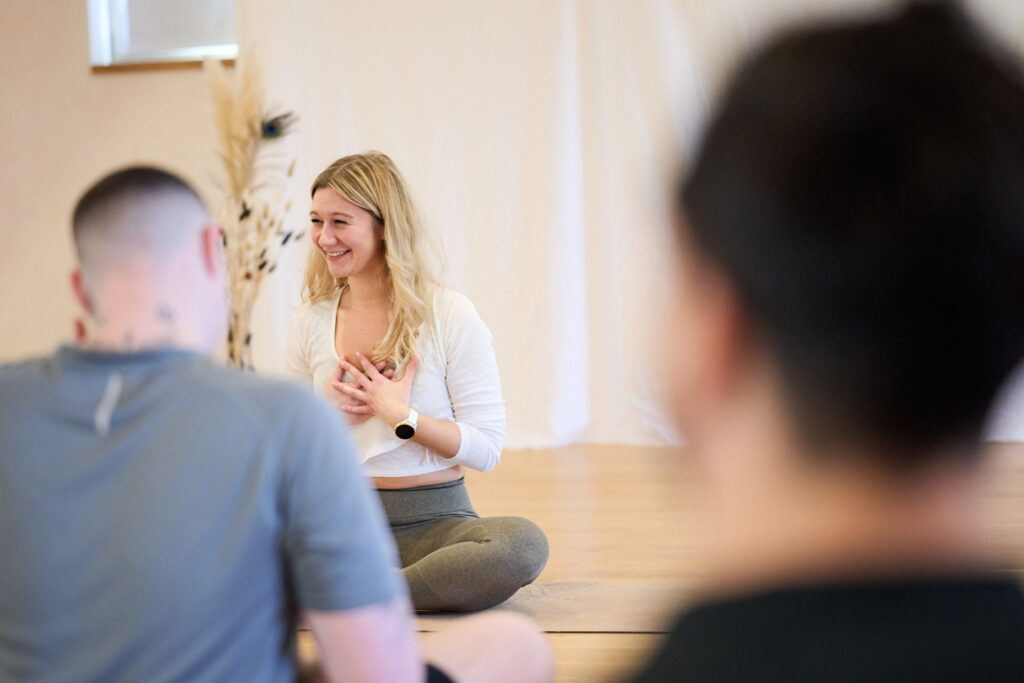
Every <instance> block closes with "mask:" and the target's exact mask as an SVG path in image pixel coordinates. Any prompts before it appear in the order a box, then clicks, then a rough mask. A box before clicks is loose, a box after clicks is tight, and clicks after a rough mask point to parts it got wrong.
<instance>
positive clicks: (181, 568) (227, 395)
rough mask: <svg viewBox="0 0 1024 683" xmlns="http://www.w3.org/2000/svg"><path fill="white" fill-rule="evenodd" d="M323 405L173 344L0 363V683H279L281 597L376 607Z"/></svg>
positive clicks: (383, 559)
mask: <svg viewBox="0 0 1024 683" xmlns="http://www.w3.org/2000/svg"><path fill="white" fill-rule="evenodd" d="M357 463H358V456H357V454H356V452H355V450H354V448H353V446H352V443H351V441H350V440H349V438H348V434H347V432H346V430H345V429H344V427H343V425H342V423H341V420H339V418H338V415H337V414H336V413H335V412H334V411H332V409H331V408H330V407H329V406H328V405H327V404H326V403H325V402H323V401H321V400H320V399H319V398H317V397H316V396H314V395H313V394H312V393H311V392H310V391H309V390H308V389H305V388H303V387H299V386H294V385H291V384H287V383H283V382H280V381H273V380H269V379H266V378H260V377H255V376H251V375H244V374H241V373H239V372H235V371H232V370H229V369H227V368H223V367H220V366H218V365H216V364H214V363H212V362H211V361H208V360H206V359H205V358H203V357H201V356H198V355H196V354H193V353H188V352H184V351H157V352H143V353H137V354H97V353H86V352H83V351H80V350H76V349H73V348H69V347H62V348H60V349H59V350H58V351H57V352H56V354H54V355H53V356H51V357H47V358H44V359H40V360H34V361H28V362H24V363H19V364H15V365H7V366H2V367H0V680H4V681H20V680H33V681H48V682H49V681H54V682H56V681H76V682H82V681H147V682H155V681H190V682H194V681H218V682H220V681H246V682H247V683H249V682H253V681H285V680H291V679H294V676H295V672H294V669H295V667H294V656H293V655H294V652H293V651H294V626H295V613H296V609H299V608H306V609H313V610H341V609H348V608H355V607H361V606H366V605H370V604H374V603H381V602H385V601H389V600H391V599H393V598H394V597H396V596H397V595H399V594H401V593H402V592H403V591H404V590H405V588H404V586H403V585H402V583H401V580H400V576H399V572H398V571H397V570H396V569H395V567H397V566H398V562H397V559H396V553H395V550H394V544H393V542H392V540H391V535H390V532H389V530H388V528H387V525H386V522H385V521H384V517H383V514H382V513H381V511H380V507H379V501H378V500H377V499H376V498H375V497H374V496H373V495H372V492H371V491H370V490H369V488H368V485H367V484H366V482H365V480H364V479H363V477H362V476H361V475H360V472H359V469H358V464H357Z"/></svg>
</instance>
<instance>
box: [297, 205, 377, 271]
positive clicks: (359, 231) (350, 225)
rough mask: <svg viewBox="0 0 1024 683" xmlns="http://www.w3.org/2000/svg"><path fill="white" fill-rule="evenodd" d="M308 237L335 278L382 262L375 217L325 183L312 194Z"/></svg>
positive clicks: (375, 266)
mask: <svg viewBox="0 0 1024 683" xmlns="http://www.w3.org/2000/svg"><path fill="white" fill-rule="evenodd" d="M309 220H310V224H311V225H310V231H309V236H310V239H312V240H313V244H314V245H315V246H316V248H317V249H319V250H320V253H321V255H322V256H323V257H324V260H325V261H326V262H327V270H328V271H330V273H331V275H332V276H333V277H335V278H347V277H352V276H353V275H359V274H360V273H362V272H364V271H366V270H367V267H368V266H369V267H371V268H373V269H375V268H378V267H380V266H382V265H383V261H384V253H383V249H382V246H381V245H382V244H383V235H382V234H381V226H380V225H379V223H378V222H377V219H376V218H375V217H374V216H373V214H371V213H370V212H369V211H367V210H366V209H363V208H361V207H358V206H356V205H355V204H353V203H352V202H350V201H348V200H347V199H345V198H344V197H342V196H341V194H339V193H338V192H337V191H335V190H332V189H331V188H329V187H322V188H320V189H318V190H317V191H316V192H315V193H314V194H313V206H312V208H311V209H310V211H309Z"/></svg>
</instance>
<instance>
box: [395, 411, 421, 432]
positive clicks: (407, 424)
mask: <svg viewBox="0 0 1024 683" xmlns="http://www.w3.org/2000/svg"><path fill="white" fill-rule="evenodd" d="M419 418H420V414H419V413H417V412H416V409H415V408H410V409H409V417H407V418H405V419H404V420H402V421H401V422H399V423H398V424H396V425H395V436H397V437H398V438H399V439H411V438H412V437H413V436H414V435H415V434H416V421H417V420H419Z"/></svg>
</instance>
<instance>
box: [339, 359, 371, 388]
mask: <svg viewBox="0 0 1024 683" xmlns="http://www.w3.org/2000/svg"><path fill="white" fill-rule="evenodd" d="M340 365H341V368H342V370H347V371H348V374H350V375H352V383H353V384H358V385H359V386H361V387H368V386H370V381H371V380H370V378H369V377H367V376H366V375H365V374H364V373H363V371H362V370H360V369H359V368H357V367H356V366H354V365H352V364H351V363H349V362H348V361H347V360H343V361H341V364H340ZM338 379H339V380H341V377H339V378H338Z"/></svg>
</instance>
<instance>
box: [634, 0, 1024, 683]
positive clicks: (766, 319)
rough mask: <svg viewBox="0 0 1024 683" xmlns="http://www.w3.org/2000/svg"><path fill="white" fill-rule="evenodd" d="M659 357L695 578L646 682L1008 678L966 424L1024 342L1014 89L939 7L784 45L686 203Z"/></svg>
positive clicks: (798, 36)
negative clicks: (703, 545)
mask: <svg viewBox="0 0 1024 683" xmlns="http://www.w3.org/2000/svg"><path fill="white" fill-rule="evenodd" d="M679 203H680V208H681V211H680V220H679V237H680V239H679V265H680V267H679V272H680V280H679V286H678V292H679V297H678V300H677V302H676V303H675V305H674V308H673V315H674V320H673V326H672V328H671V331H670V334H669V338H670V339H671V344H670V345H667V346H666V356H667V360H666V363H667V365H668V366H669V368H670V370H669V372H670V377H669V378H668V379H669V383H670V385H671V386H672V387H673V389H674V392H675V394H674V396H673V399H674V401H673V405H674V406H675V408H676V410H677V419H678V422H679V424H680V425H681V427H682V428H683V430H684V432H685V433H686V434H687V436H688V438H689V442H690V452H691V453H692V457H693V458H694V460H695V461H696V463H697V469H698V470H699V472H700V476H701V477H702V479H703V483H704V484H705V485H706V490H707V493H708V505H707V510H706V511H707V513H708V520H709V524H710V528H709V529H708V532H709V533H708V535H709V537H710V538H711V539H712V540H711V549H710V550H711V559H710V565H711V566H710V570H711V571H710V572H709V575H710V576H711V577H712V578H711V580H710V581H709V582H707V584H706V585H705V586H704V591H703V594H702V596H701V597H700V598H699V599H698V600H697V601H696V602H695V604H694V605H693V606H692V607H691V608H690V609H689V610H688V611H686V612H685V613H684V614H683V615H682V617H681V618H680V620H679V621H678V622H677V623H676V625H675V627H674V630H673V631H672V633H671V635H670V636H669V638H668V639H667V641H666V643H665V644H664V647H663V649H662V650H661V651H660V652H659V653H658V654H657V655H656V657H655V658H654V659H653V660H652V661H651V662H650V664H649V665H648V666H647V668H646V670H645V671H644V672H643V673H642V674H641V675H640V676H639V678H638V680H641V681H663V680H681V681H683V680H685V681H787V682H794V681H815V682H821V681H873V682H878V681H1021V680H1024V647H1022V646H1021V645H1022V643H1024V597H1022V595H1021V591H1020V588H1019V587H1018V585H1017V583H1016V582H1015V581H1014V580H1013V579H1012V578H1011V577H1008V576H1002V577H1001V576H997V575H994V574H992V573H991V572H990V571H989V570H988V569H987V563H986V558H985V556H984V552H983V551H982V549H981V548H980V547H979V542H978V530H977V528H976V526H975V521H976V520H975V519H974V509H975V504H976V502H977V494H976V491H975V486H976V483H977V482H976V479H977V470H978V466H979V462H978V461H979V454H980V451H981V441H980V439H981V431H982V428H983V422H984V419H985V416H986V413H987V411H988V409H989V406H990V404H991V402H992V400H993V398H994V396H995V395H996V392H997V389H998V388H999V387H1000V385H1001V383H1002V382H1003V381H1004V378H1006V377H1007V375H1008V374H1009V373H1010V371H1011V369H1012V368H1013V367H1014V365H1015V364H1016V363H1018V362H1019V361H1020V359H1021V356H1022V355H1024V90H1022V84H1021V78H1020V73H1019V72H1018V71H1017V69H1016V68H1015V67H1013V66H1012V65H1011V64H1010V63H1009V61H1008V60H1007V59H1006V58H1004V57H1003V56H1001V55H1000V54H999V53H998V51H997V50H996V48H995V47H993V45H992V44H991V43H990V42H989V41H987V40H986V39H985V38H984V37H983V36H982V35H980V34H979V32H978V31H977V30H976V29H975V28H974V27H973V26H972V25H971V24H970V23H969V22H968V21H967V19H966V18H965V17H964V16H963V15H962V14H961V12H960V11H959V10H957V9H956V8H954V7H952V6H951V5H948V4H944V3H931V4H924V3H922V4H914V5H910V6H908V7H906V8H904V9H903V10H902V11H900V12H897V13H895V14H893V15H887V16H886V17H884V18H880V19H874V20H870V21H866V22H861V23H852V24H837V25H831V26H828V25H826V26H821V27H817V28H809V29H805V30H798V31H795V32H790V33H788V34H786V35H784V36H782V37H781V38H779V39H776V40H774V41H773V42H771V43H770V44H768V45H767V46H766V47H765V48H764V49H762V50H761V51H760V52H758V53H757V54H755V55H754V56H753V58H752V59H750V60H749V61H748V62H746V64H745V65H744V66H742V67H741V68H740V70H739V71H738V73H737V74H736V75H735V77H734V78H733V80H732V81H731V83H730V85H729V86H728V88H727V89H726V91H725V93H724V98H723V100H722V102H721V104H720V107H719V109H718V111H717V114H716V115H715V116H714V118H713V120H712V121H711V124H710V127H709V129H708V131H707V134H706V137H705V139H704V142H703V146H702V148H701V150H700V153H699V155H698V157H697V158H696V160H695V164H694V166H693V168H692V169H691V171H690V173H689V174H688V176H687V178H686V179H685V182H684V183H683V185H682V187H681V188H680V194H679Z"/></svg>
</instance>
